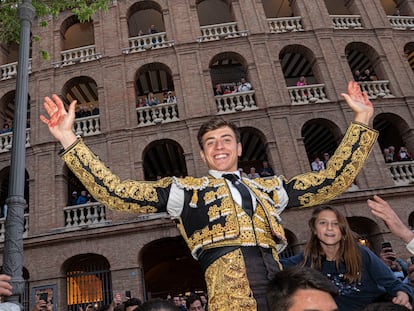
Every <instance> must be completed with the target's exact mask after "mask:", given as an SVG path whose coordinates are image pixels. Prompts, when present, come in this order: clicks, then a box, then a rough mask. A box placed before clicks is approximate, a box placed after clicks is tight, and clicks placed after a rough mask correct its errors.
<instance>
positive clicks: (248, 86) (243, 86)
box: [238, 78, 252, 92]
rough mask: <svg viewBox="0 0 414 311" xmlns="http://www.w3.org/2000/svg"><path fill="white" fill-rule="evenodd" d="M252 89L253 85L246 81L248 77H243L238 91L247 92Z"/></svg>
mask: <svg viewBox="0 0 414 311" xmlns="http://www.w3.org/2000/svg"><path fill="white" fill-rule="evenodd" d="M251 89H252V85H251V84H250V83H249V82H247V81H246V78H241V83H240V85H239V88H238V91H239V92H247V91H250V90H251Z"/></svg>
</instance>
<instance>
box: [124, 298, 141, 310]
mask: <svg viewBox="0 0 414 311" xmlns="http://www.w3.org/2000/svg"><path fill="white" fill-rule="evenodd" d="M140 305H141V300H139V299H138V298H130V299H128V300H127V301H125V302H124V307H125V311H132V310H135V309H136V307H138V306H140Z"/></svg>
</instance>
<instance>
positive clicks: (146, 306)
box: [137, 298, 178, 311]
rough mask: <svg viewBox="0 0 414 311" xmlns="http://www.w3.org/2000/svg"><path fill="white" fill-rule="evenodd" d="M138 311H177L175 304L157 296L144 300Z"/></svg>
mask: <svg viewBox="0 0 414 311" xmlns="http://www.w3.org/2000/svg"><path fill="white" fill-rule="evenodd" d="M137 310H138V311H177V310H178V308H177V306H175V305H173V304H172V303H171V302H169V301H167V300H163V299H159V298H155V299H151V300H148V301H146V302H144V303H143V304H142V305H141V306H140V307H139V308H138V309H137Z"/></svg>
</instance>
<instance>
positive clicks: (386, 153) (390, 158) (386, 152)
mask: <svg viewBox="0 0 414 311" xmlns="http://www.w3.org/2000/svg"><path fill="white" fill-rule="evenodd" d="M382 155H383V156H384V161H385V163H391V162H394V157H393V155H392V154H391V153H390V149H389V148H384V150H383V151H382Z"/></svg>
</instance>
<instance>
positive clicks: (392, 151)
mask: <svg viewBox="0 0 414 311" xmlns="http://www.w3.org/2000/svg"><path fill="white" fill-rule="evenodd" d="M388 149H389V151H390V158H391V159H392V161H393V162H394V161H395V160H396V158H397V156H396V154H395V147H394V146H389V147H388Z"/></svg>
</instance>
